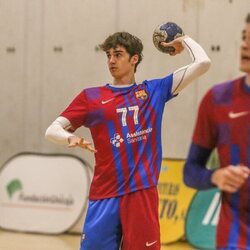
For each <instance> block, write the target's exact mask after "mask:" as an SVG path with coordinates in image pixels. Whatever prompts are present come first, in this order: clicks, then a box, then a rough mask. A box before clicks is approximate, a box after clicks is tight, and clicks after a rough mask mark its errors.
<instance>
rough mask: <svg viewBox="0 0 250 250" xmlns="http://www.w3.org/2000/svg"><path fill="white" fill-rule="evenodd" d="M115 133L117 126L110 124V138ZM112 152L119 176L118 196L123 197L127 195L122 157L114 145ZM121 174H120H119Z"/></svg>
mask: <svg viewBox="0 0 250 250" xmlns="http://www.w3.org/2000/svg"><path fill="white" fill-rule="evenodd" d="M114 131H115V126H114V123H113V122H112V121H110V122H109V123H108V132H109V138H113V137H114ZM112 151H113V157H114V156H116V157H115V159H114V164H115V168H116V176H117V180H118V183H117V192H118V196H120V195H123V194H124V193H125V190H124V176H123V175H122V163H121V155H120V150H119V147H115V146H113V145H112ZM119 173H120V174H119Z"/></svg>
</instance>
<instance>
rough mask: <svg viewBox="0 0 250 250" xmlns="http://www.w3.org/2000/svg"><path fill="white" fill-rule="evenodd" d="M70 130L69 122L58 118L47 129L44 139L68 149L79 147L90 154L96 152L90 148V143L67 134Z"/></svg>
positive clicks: (69, 133) (63, 118)
mask: <svg viewBox="0 0 250 250" xmlns="http://www.w3.org/2000/svg"><path fill="white" fill-rule="evenodd" d="M70 128H71V124H70V121H69V120H68V119H67V118H65V117H62V116H60V117H58V118H57V119H56V120H55V121H54V122H53V123H52V124H51V125H50V126H49V127H48V128H47V130H46V133H45V137H46V139H48V140H49V141H51V142H53V143H56V144H59V145H67V146H68V147H70V148H73V147H80V148H84V149H87V150H89V151H91V152H96V150H95V149H94V148H93V147H92V146H91V142H89V141H86V140H84V139H83V138H82V137H79V136H77V135H74V134H73V133H71V132H69V130H70Z"/></svg>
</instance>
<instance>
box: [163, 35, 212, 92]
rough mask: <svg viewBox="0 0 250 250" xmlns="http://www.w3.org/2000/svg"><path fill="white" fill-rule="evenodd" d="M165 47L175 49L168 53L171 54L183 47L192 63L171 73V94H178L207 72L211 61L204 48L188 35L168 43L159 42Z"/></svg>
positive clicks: (177, 52)
mask: <svg viewBox="0 0 250 250" xmlns="http://www.w3.org/2000/svg"><path fill="white" fill-rule="evenodd" d="M161 44H162V45H163V46H165V47H168V46H170V47H174V48H175V51H174V52H171V53H169V54H170V55H171V56H174V55H176V54H179V53H181V52H182V51H183V50H184V48H185V49H186V50H187V51H188V52H189V55H190V57H191V59H192V63H190V64H188V65H186V66H184V67H182V68H180V69H178V70H176V71H175V72H174V74H173V86H172V94H178V93H179V92H180V91H181V90H182V89H183V88H185V87H186V86H187V85H188V84H189V83H191V82H192V81H193V80H195V79H196V78H198V77H199V76H201V75H202V74H204V73H205V72H207V70H208V69H209V67H210V65H211V61H210V59H209V57H208V56H207V54H206V52H205V51H204V49H203V48H202V47H201V46H200V45H199V44H198V43H197V42H195V41H194V40H193V39H192V38H190V37H188V36H183V37H179V38H177V39H175V40H173V41H172V42H170V43H164V42H162V43H161Z"/></svg>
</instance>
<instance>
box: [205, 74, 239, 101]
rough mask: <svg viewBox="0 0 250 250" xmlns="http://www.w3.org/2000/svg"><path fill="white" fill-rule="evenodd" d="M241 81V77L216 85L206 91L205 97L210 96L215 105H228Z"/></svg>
mask: <svg viewBox="0 0 250 250" xmlns="http://www.w3.org/2000/svg"><path fill="white" fill-rule="evenodd" d="M241 81H242V77H240V78H235V79H231V80H227V81H223V82H220V83H217V84H215V85H214V86H213V87H212V88H211V89H210V90H209V91H208V94H207V95H210V96H211V98H212V99H213V102H214V103H216V104H226V103H229V102H230V101H231V100H232V98H233V95H234V93H235V91H237V87H238V85H239V84H240V82H241Z"/></svg>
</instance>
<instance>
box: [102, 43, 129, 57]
mask: <svg viewBox="0 0 250 250" xmlns="http://www.w3.org/2000/svg"><path fill="white" fill-rule="evenodd" d="M115 53H127V51H126V49H125V47H124V46H122V45H117V46H116V47H114V48H110V49H108V50H106V54H109V55H110V54H115Z"/></svg>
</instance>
